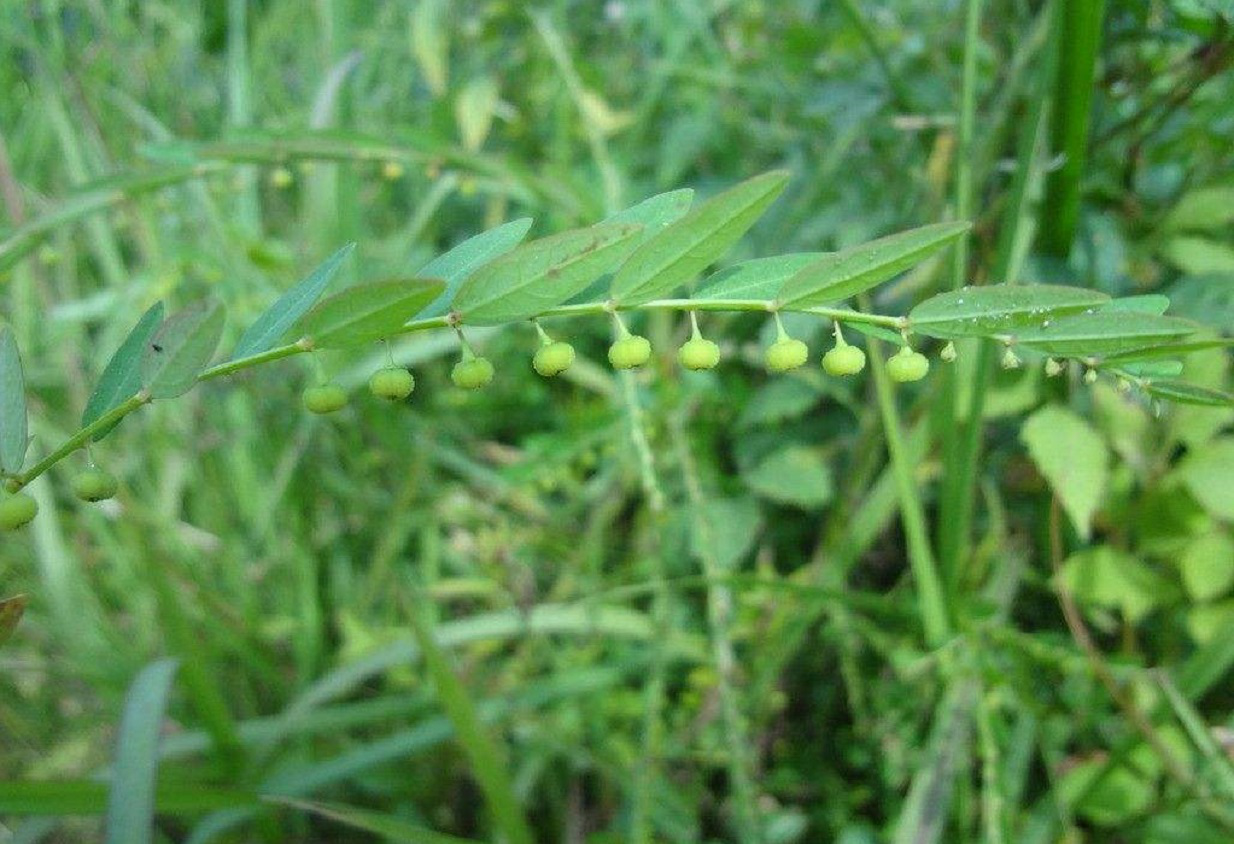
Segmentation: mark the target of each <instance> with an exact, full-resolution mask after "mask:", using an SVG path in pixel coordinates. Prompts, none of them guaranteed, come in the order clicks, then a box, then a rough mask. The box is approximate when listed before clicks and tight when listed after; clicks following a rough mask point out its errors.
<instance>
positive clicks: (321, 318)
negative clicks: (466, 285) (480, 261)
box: [288, 278, 445, 349]
mask: <svg viewBox="0 0 1234 844" xmlns="http://www.w3.org/2000/svg"><path fill="white" fill-rule="evenodd" d="M444 286H445V285H444V284H443V283H442V282H440V281H436V280H430V279H419V278H410V279H387V280H385V281H373V282H369V283H368V284H358V285H356V286H355V287H349V288H347V289H346V290H344V291H342V292H340V293H335V294H334V295H333V296H328V297H326V298H325V299H322V300H321V301H320V302H319V303H317V306H316V307H314V308H313V309H312V310H311V311H309V312H308V313H307V314H305V315H304V316H303V317H302V318H301V319H300V321H299V322H297V323H296V324H295V325H294V326H292V330H291V332H290V334H289V335H288V336H289V337H308V338H309V339H310V340H312V341H313V345H314V346H316V347H318V348H322V349H343V348H346V347H348V346H359V345H362V344H364V343H372V342H373V341H375V340H381V339H383V338H385V337H389V336H391V335H393V334H397V333H398V331H399V329H400V328H402V327H403V325H404V323H406V322H407V320H409V319H411V317H412V316H413V315H414V314H416V313H418V312H419V311H420V310H422V309H423V308H424V306H425V305H426V304H428V303H429V302H431V301H432V300H433V299H435V298H436V297H437V296H438V295H439V294H440V293H441V291H442V288H443V287H444Z"/></svg>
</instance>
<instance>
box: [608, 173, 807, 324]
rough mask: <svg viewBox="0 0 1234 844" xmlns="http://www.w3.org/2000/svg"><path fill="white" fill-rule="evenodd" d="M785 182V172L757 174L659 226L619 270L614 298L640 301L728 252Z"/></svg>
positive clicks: (666, 289) (664, 290)
mask: <svg viewBox="0 0 1234 844" xmlns="http://www.w3.org/2000/svg"><path fill="white" fill-rule="evenodd" d="M786 184H788V173H787V172H786V171H784V170H773V171H772V172H770V173H764V174H763V175H761V176H755V177H754V178H753V179H749V180H747V181H744V182H742V183H741V184H739V185H737V186H735V187H732V188H729V189H728V190H726V191H724V192H723V193H721V194H718V195H716V196H713V197H712V198H711V199H709V200H707V201H706V202H704V203H703V204H702V205H699V206H698V207H697V208H695V209H694V210H693V211H691V212H690V213H689V214H687V215H686V216H684V217H682V218H681V219H680V220H678V221H677V222H675V223H672V224H671V225H668V226H666V227H665V228H663V229H661V230H660V231H659V232H657V233H656V234H654V235H652V236H651V237H650V238H648V239H647V241H646V242H645V243H643V244H642V245H641V246H639V248H638V249H637V250H635V252H634V254H633V255H631V256H630V260H628V261H626V263H625V264H624V265H623V266H622V267H621V269H620V270H618V271H617V275H616V276H614V277H613V286H612V298H613V299H615V300H616V301H618V302H620V303H621V304H623V305H638V304H641V303H643V302H649V301H651V300H652V299H655V298H657V297H658V296H662V295H664V294H666V293H669V292H671V291H672V290H675V289H676V288H678V287H680V286H681V285H683V284H685V283H686V282H687V281H689V280H690V279H691V278H693V277H694V276H695V275H697V274H698V273H700V272H702V271H703V270H704V269H706V268H707V267H708V266H709V265H710V264H712V263H714V262H715V260H716V259H717V258H719V257H720V256H721V255H723V254H724V253H725V252H727V251H728V249H729V247H731V246H732V245H733V244H734V243H736V242H737V241H738V240H739V239H740V238H741V236H742V235H743V234H745V233H746V232H747V231H748V230H749V229H750V227H751V226H752V225H754V223H755V222H756V221H757V220H758V218H759V217H761V216H762V215H763V212H764V211H766V210H767V206H769V205H770V204H771V203H772V202H773V201H774V200H775V198H776V197H777V196H779V195H780V193H781V192H782V191H783V190H784V186H785V185H786Z"/></svg>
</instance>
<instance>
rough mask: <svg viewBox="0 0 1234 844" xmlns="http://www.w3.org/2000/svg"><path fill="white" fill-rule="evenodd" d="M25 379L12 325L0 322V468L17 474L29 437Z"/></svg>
mask: <svg viewBox="0 0 1234 844" xmlns="http://www.w3.org/2000/svg"><path fill="white" fill-rule="evenodd" d="M28 425H29V419H28V417H27V414H26V379H25V376H24V375H23V374H22V370H21V354H20V353H19V352H18V350H17V338H15V337H14V336H13V329H11V328H9V327H8V326H7V325H2V326H0V470H3V471H5V472H9V473H12V474H16V473H17V472H20V471H21V467H22V464H23V463H25V462H26V447H27V445H28V444H29V442H30V439H29V436H30V434H29V430H28Z"/></svg>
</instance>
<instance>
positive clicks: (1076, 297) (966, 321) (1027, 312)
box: [908, 284, 1110, 339]
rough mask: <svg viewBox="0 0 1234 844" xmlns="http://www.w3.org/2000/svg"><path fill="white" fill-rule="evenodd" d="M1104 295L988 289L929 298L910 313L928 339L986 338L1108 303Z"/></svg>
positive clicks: (1022, 287)
mask: <svg viewBox="0 0 1234 844" xmlns="http://www.w3.org/2000/svg"><path fill="white" fill-rule="evenodd" d="M1109 299H1110V297H1109V296H1107V295H1106V294H1104V293H1099V292H1097V291H1096V290H1085V289H1083V288H1079V287H1062V286H1057V285H1050V284H991V285H989V286H986V287H964V288H961V289H959V290H948V291H947V292H946V293H939V294H938V295H937V296H931V297H930V298H929V299H926V300H925V301H924V302H922V303H921V304H920V305H918V306H917V307H915V308H913V309H912V310H911V311H909V314H908V319H909V322H910V323H911V324H912V327H913V330H915V331H918V332H920V333H921V334H925V335H927V336H929V337H941V338H943V339H950V338H954V337H990V336H993V335H997V334H1008V333H1010V332H1011V331H1012V330H1014V329H1018V328H1025V327H1027V326H1031V325H1037V324H1040V323H1041V322H1042V321H1043V320H1047V319H1051V318H1053V317H1057V316H1061V315H1063V314H1069V313H1075V312H1078V311H1082V310H1084V309H1085V308H1090V307H1094V306H1097V305H1101V304H1103V303H1105V302H1108V301H1109Z"/></svg>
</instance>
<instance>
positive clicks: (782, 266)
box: [694, 252, 827, 302]
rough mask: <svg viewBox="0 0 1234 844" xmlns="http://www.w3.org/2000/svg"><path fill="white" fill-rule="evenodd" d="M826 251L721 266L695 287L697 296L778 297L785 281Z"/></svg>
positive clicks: (720, 297)
mask: <svg viewBox="0 0 1234 844" xmlns="http://www.w3.org/2000/svg"><path fill="white" fill-rule="evenodd" d="M826 254H827V253H826V252H794V253H790V254H788V255H775V256H773V257H770V258H755V259H754V260H752V261H742V262H741V263H740V264H737V265H735V266H732V267H729V268H728V269H725V270H721V271H720V272H718V273H715V274H713V275H709V276H708V277H707V278H705V279H703V282H702V284H700V285H699V286H698V289H697V290H695V291H694V297H695V298H698V299H760V300H763V301H768V302H769V301H771V300H773V299H775V297H776V294H777V293H779V292H780V288H781V287H783V286H784V282H785V281H787V280H788V279H789V278H791V277H792V276H794V275H796V274H797V272H798V271H800V270H801V269H802V268H803V267H806V266H808V265H809V264H812V263H814V262H815V261H817V260H818V259H820V258H822V257H824V256H825V255H826Z"/></svg>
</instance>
